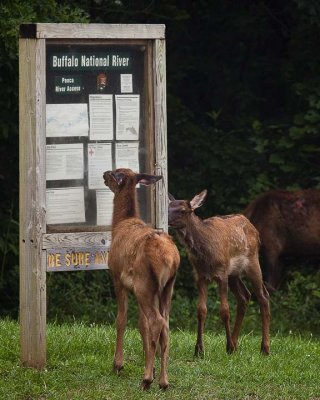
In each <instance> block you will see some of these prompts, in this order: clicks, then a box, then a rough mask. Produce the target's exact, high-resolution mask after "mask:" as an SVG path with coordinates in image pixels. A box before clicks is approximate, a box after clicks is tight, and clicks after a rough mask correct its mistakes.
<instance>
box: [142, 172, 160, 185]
mask: <svg viewBox="0 0 320 400" xmlns="http://www.w3.org/2000/svg"><path fill="white" fill-rule="evenodd" d="M160 179H162V176H161V175H148V174H137V183H141V184H142V185H147V186H148V185H151V184H152V183H156V182H158V181H159V180H160Z"/></svg>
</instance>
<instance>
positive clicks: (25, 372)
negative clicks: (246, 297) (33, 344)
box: [0, 320, 320, 400]
mask: <svg viewBox="0 0 320 400" xmlns="http://www.w3.org/2000/svg"><path fill="white" fill-rule="evenodd" d="M114 340H115V330H114V328H113V327H110V326H85V325H81V324H73V325H62V326H58V325H48V332H47V356H48V362H47V367H46V369H45V370H44V371H41V372H39V371H36V370H33V369H31V368H22V367H21V366H20V361H19V326H18V324H17V323H16V322H13V321H7V320H1V321H0V399H1V400H2V399H8V400H15V399H19V400H31V399H32V400H33V399H39V400H40V399H41V400H45V399H54V400H60V399H61V400H62V399H68V400H75V399H88V400H95V399H97V400H102V399H121V400H123V399H125V400H129V399H158V398H159V399H179V400H180V399H213V400H214V399H231V400H238V399H239V400H240V399H242V400H262V399H270V400H271V399H272V400H275V399H281V400H286V399H301V400H306V399H320V373H319V367H320V343H319V340H318V339H315V338H312V337H311V336H310V337H309V338H302V337H297V336H292V335H291V336H287V337H282V336H273V337H272V340H271V350H272V354H271V355H270V356H269V357H265V356H261V355H260V353H259V347H260V338H259V337H258V336H254V335H252V334H249V335H245V336H242V338H241V341H240V347H239V350H238V352H237V353H236V354H234V355H231V356H230V355H227V354H226V353H225V339H224V336H223V335H214V334H210V333H207V334H206V335H205V346H206V354H205V357H204V359H193V350H194V344H195V333H193V332H191V333H190V332H182V331H176V332H171V349H170V362H169V380H170V387H169V389H168V390H167V391H166V392H162V391H160V390H159V389H158V383H157V380H156V381H155V382H154V383H153V385H152V387H151V388H150V390H149V391H146V392H142V391H141V390H140V388H139V383H140V380H141V378H142V373H143V357H142V346H141V340H140V336H139V333H138V332H137V331H136V330H132V329H131V330H127V332H126V336H125V369H124V370H123V372H122V374H121V375H120V376H116V375H115V374H114V373H113V372H112V370H111V366H112V358H113V349H114ZM158 367H159V362H158V361H157V376H158V375H159V368H158Z"/></svg>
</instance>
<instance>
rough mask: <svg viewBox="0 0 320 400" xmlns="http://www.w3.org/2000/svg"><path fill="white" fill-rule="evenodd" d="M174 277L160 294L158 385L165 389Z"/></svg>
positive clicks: (166, 384) (167, 384) (167, 383)
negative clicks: (161, 326)
mask: <svg viewBox="0 0 320 400" xmlns="http://www.w3.org/2000/svg"><path fill="white" fill-rule="evenodd" d="M174 282H175V277H174V278H173V279H171V280H170V281H169V282H168V283H167V285H166V286H165V288H164V289H163V292H162V293H161V295H160V304H159V307H160V314H161V315H162V317H163V318H164V321H165V322H164V324H163V328H162V330H161V333H160V348H161V371H160V380H159V386H160V388H161V389H167V387H168V386H169V381H168V371H167V369H168V357H169V312H170V307H171V298H172V292H173V286H174Z"/></svg>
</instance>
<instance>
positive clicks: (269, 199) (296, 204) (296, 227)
mask: <svg viewBox="0 0 320 400" xmlns="http://www.w3.org/2000/svg"><path fill="white" fill-rule="evenodd" d="M244 215H245V216H246V217H247V218H248V219H249V220H250V221H251V223H252V224H253V225H254V226H255V227H256V229H257V230H258V231H259V234H260V239H261V253H262V256H263V261H265V262H264V263H263V264H262V268H263V273H264V275H265V281H266V284H267V286H268V287H270V288H271V289H277V288H278V287H279V285H280V283H281V277H282V266H281V263H280V262H279V261H280V257H281V256H299V255H300V256H319V255H320V223H319V221H320V190H317V189H308V190H301V191H293V192H289V191H286V190H271V191H269V192H266V193H262V194H261V195H259V196H258V197H256V198H255V199H254V200H253V201H252V202H251V203H250V204H249V205H248V206H247V208H246V209H245V210H244Z"/></svg>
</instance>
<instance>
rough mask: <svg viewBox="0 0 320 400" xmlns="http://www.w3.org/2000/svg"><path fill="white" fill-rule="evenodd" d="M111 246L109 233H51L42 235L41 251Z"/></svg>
mask: <svg viewBox="0 0 320 400" xmlns="http://www.w3.org/2000/svg"><path fill="white" fill-rule="evenodd" d="M110 244H111V232H79V233H52V234H46V235H43V239H42V249H43V250H45V249H55V248H57V247H59V246H61V247H71V246H72V247H90V246H102V245H105V246H107V249H109V247H110Z"/></svg>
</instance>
